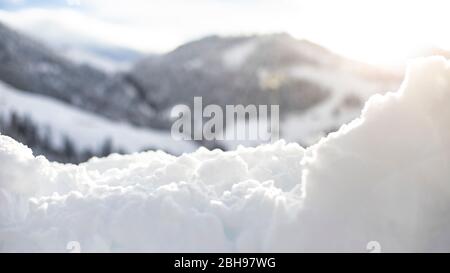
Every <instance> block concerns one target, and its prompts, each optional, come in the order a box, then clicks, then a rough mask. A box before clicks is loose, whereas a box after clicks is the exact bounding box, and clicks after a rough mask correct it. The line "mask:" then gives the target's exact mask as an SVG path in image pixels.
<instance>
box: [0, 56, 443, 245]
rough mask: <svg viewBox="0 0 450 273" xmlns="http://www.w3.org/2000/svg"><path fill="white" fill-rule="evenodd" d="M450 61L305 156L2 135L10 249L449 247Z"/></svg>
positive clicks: (414, 74) (1, 241)
mask: <svg viewBox="0 0 450 273" xmlns="http://www.w3.org/2000/svg"><path fill="white" fill-rule="evenodd" d="M448 105H450V63H448V62H446V61H445V60H444V59H442V58H430V59H423V60H418V61H416V62H415V63H413V64H412V65H411V66H410V68H409V71H408V76H407V78H406V80H405V82H404V83H403V86H402V87H401V89H400V91H398V92H397V93H389V94H387V95H385V96H375V97H372V98H371V99H370V100H369V102H368V103H367V104H366V107H365V109H364V111H363V113H362V115H361V117H360V118H359V119H357V120H354V121H353V122H351V123H350V124H348V125H346V126H343V127H342V128H341V129H340V130H339V131H338V132H336V133H333V134H331V135H329V136H328V137H327V138H324V139H322V140H321V141H320V142H319V143H317V144H316V145H314V146H311V147H309V148H308V149H306V150H304V149H303V148H301V147H300V146H298V145H297V144H286V143H285V142H283V141H280V142H277V143H275V144H272V145H263V146H259V147H257V148H239V149H237V150H236V151H232V152H221V151H217V150H215V151H207V150H205V149H199V150H198V151H196V152H194V153H191V154H185V155H182V156H180V157H173V156H170V155H168V154H165V153H163V152H147V153H140V154H134V155H127V156H117V155H112V156H109V157H108V158H103V159H93V160H91V161H89V162H87V163H83V164H80V165H62V164H56V163H51V162H48V161H47V160H46V159H45V158H43V157H34V156H33V155H32V152H31V150H29V149H28V148H26V147H24V146H23V145H21V144H19V143H17V142H15V141H14V140H12V139H10V138H8V137H4V136H0V163H1V166H0V250H1V251H66V245H67V243H68V242H69V241H79V242H80V244H81V247H82V250H83V251H366V245H367V243H368V242H369V241H378V242H379V243H380V244H381V246H382V251H441V250H442V251H449V250H450V234H447V232H448V231H449V230H450V218H449V215H450V152H449V151H450V108H449V107H448Z"/></svg>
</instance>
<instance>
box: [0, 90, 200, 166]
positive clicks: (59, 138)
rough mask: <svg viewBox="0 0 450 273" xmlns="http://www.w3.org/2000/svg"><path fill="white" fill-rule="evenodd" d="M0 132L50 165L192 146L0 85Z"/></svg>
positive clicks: (166, 134) (190, 148)
mask: <svg viewBox="0 0 450 273" xmlns="http://www.w3.org/2000/svg"><path fill="white" fill-rule="evenodd" d="M0 132H1V133H3V134H5V133H6V134H8V135H11V136H13V137H14V138H16V139H17V140H19V141H21V142H23V143H27V144H28V145H29V146H30V147H31V148H33V151H34V152H35V154H43V155H45V156H47V158H49V159H51V160H57V161H63V162H81V161H85V160H87V159H89V158H90V157H91V156H94V155H97V156H106V155H108V154H109V153H111V152H123V153H133V152H138V151H144V150H158V149H160V150H164V151H167V152H169V153H171V154H181V153H183V152H191V151H193V150H195V149H196V146H195V145H194V144H190V143H187V142H181V141H175V140H173V139H172V138H171V137H170V133H169V132H167V131H158V130H152V129H144V128H137V127H134V126H132V125H130V124H127V123H123V122H113V121H111V120H108V119H106V118H103V117H101V116H98V115H95V114H93V113H89V112H86V111H83V110H81V109H79V108H76V107H73V106H70V105H67V104H66V103H63V102H61V101H58V100H56V99H53V98H49V97H46V96H43V95H39V94H30V93H27V92H22V91H19V90H16V89H14V88H12V87H10V86H8V85H6V84H4V83H2V82H0Z"/></svg>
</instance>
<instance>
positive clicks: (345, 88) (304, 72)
mask: <svg viewBox="0 0 450 273" xmlns="http://www.w3.org/2000/svg"><path fill="white" fill-rule="evenodd" d="M290 75H291V76H292V77H295V78H298V79H302V80H306V81H311V82H317V83H318V84H320V85H321V86H322V87H323V88H325V89H326V90H330V91H331V92H330V96H329V97H328V98H327V99H326V100H324V101H322V102H321V103H319V104H318V105H316V106H314V107H313V108H311V109H309V110H308V111H306V112H301V113H290V114H288V116H287V117H286V118H285V119H284V120H283V121H282V124H281V131H282V134H283V138H284V139H286V140H287V141H297V142H298V141H299V142H300V143H302V144H304V145H308V146H309V145H312V144H314V143H316V142H317V141H319V140H320V139H321V138H322V137H324V136H325V134H324V132H327V131H329V130H330V129H331V130H332V129H334V128H338V127H340V126H341V125H342V124H346V123H349V122H350V121H352V120H353V119H355V118H357V117H358V116H359V114H360V112H361V109H360V106H359V105H357V106H353V107H352V106H346V105H343V102H344V101H345V99H346V98H349V97H351V98H355V99H358V100H360V101H361V102H364V101H367V100H368V99H369V98H370V97H371V96H372V95H374V94H377V93H385V92H387V91H392V90H395V88H397V87H398V86H397V85H396V84H395V85H393V84H392V83H383V82H376V81H369V80H367V79H361V78H360V77H357V76H349V73H348V71H345V70H344V71H340V70H337V71H336V70H330V69H327V68H325V67H306V66H300V67H294V68H293V69H291V71H290Z"/></svg>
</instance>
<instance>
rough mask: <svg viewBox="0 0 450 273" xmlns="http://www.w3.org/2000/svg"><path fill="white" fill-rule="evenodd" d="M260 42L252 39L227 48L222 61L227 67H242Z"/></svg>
mask: <svg viewBox="0 0 450 273" xmlns="http://www.w3.org/2000/svg"><path fill="white" fill-rule="evenodd" d="M257 46H258V42H257V41H254V40H250V41H247V42H243V43H240V44H238V45H235V46H233V47H231V48H230V49H227V50H226V51H225V52H224V53H223V56H222V61H223V64H224V65H225V67H227V68H228V69H231V70H234V69H238V68H239V67H241V66H242V65H243V64H244V63H245V61H246V60H247V58H248V57H250V55H251V54H252V53H253V52H254V51H255V49H256V47H257Z"/></svg>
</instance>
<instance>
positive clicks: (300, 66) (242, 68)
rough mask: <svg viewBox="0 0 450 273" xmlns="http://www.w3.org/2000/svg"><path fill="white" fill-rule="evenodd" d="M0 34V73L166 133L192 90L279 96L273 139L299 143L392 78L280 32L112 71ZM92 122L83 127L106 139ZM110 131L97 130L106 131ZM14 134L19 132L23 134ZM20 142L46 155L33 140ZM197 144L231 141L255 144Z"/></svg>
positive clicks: (237, 99)
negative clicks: (171, 114) (173, 110)
mask: <svg viewBox="0 0 450 273" xmlns="http://www.w3.org/2000/svg"><path fill="white" fill-rule="evenodd" d="M0 37H1V39H0V62H1V63H2V66H0V81H2V82H4V83H6V84H8V85H10V86H12V87H14V88H15V89H17V90H20V91H22V92H28V93H31V94H38V95H42V96H45V97H48V98H51V99H53V100H52V101H54V100H58V101H60V102H63V103H64V104H63V105H67V106H68V107H69V108H70V109H76V110H81V112H83V113H85V112H86V114H87V115H92V116H94V117H96V118H106V119H105V121H107V122H119V123H120V124H132V125H133V126H139V127H142V128H147V129H148V128H151V129H158V130H163V131H165V132H168V129H169V128H170V127H171V125H172V121H171V120H170V119H169V115H168V114H169V112H170V110H171V108H172V107H173V106H174V105H176V104H179V103H183V104H187V105H192V103H193V98H194V97H195V96H201V97H202V98H203V103H204V104H205V105H206V104H218V105H220V106H225V105H228V104H233V105H236V104H243V105H248V104H255V105H271V104H278V105H279V106H280V114H281V137H282V138H285V139H287V140H289V141H296V142H298V143H301V144H302V145H305V146H308V145H309V144H312V143H314V142H315V141H316V140H317V139H318V138H320V137H322V136H324V135H325V134H326V133H328V132H330V131H334V130H336V129H337V128H339V126H341V125H342V124H343V123H345V122H348V121H350V120H352V119H353V118H355V117H356V116H357V115H358V113H359V111H360V110H361V109H362V106H363V103H364V101H366V99H367V98H368V97H369V96H370V95H372V94H374V93H378V92H385V91H389V90H395V89H396V88H397V87H398V85H399V83H400V79H401V75H398V74H396V73H392V72H390V71H388V70H384V69H381V68H378V67H374V66H369V65H366V64H362V63H358V62H355V61H351V60H348V59H345V58H343V57H341V56H339V55H337V54H334V53H333V52H330V51H328V50H327V49H325V48H322V47H320V46H318V45H316V44H313V43H311V42H308V41H305V40H297V39H294V38H293V37H291V36H289V35H287V34H273V35H263V36H237V37H219V36H211V37H206V38H204V39H201V40H198V41H193V42H190V43H187V44H185V45H182V46H180V47H179V48H177V49H175V50H174V51H172V52H169V53H167V54H163V55H151V56H148V57H147V58H145V59H143V60H141V61H139V62H138V63H136V65H134V66H133V67H132V68H131V69H130V70H127V71H117V72H116V73H107V72H104V71H102V70H100V69H97V68H94V67H92V66H89V65H85V64H83V63H84V61H83V58H86V57H87V58H89V56H84V57H79V58H78V59H79V60H78V61H77V62H74V61H73V59H77V54H78V53H79V52H78V51H77V50H75V51H73V52H72V53H68V52H67V51H64V50H61V51H57V50H55V47H53V46H52V47H50V46H46V45H44V44H42V43H41V42H39V41H36V40H34V39H32V38H29V37H27V36H26V35H23V34H21V33H19V32H17V31H14V30H12V29H10V28H9V27H6V26H4V25H2V24H0ZM68 55H70V56H69V58H68ZM102 65H108V64H107V63H103V64H102ZM61 113H63V111H62V112H61ZM34 114H35V113H33V115H34ZM37 115H38V114H37ZM30 117H31V118H33V116H32V115H31V116H30ZM66 121H67V123H68V124H72V125H74V123H73V122H71V121H70V120H67V119H66ZM23 122H25V121H23ZM23 122H22V123H23ZM27 122H28V120H27ZM66 125H67V124H66ZM52 126H53V125H52ZM127 126H128V125H127ZM66 127H67V126H66ZM100 128H103V127H102V126H100V127H99V128H98V130H97V131H96V133H92V135H95V134H99V135H100V136H104V137H106V133H104V132H100ZM52 130H56V131H58V130H61V128H59V127H58V126H57V127H55V129H53V128H52ZM63 131H64V130H63ZM112 131H114V130H112ZM112 131H108V130H106V131H105V132H109V133H111V134H112V135H111V136H109V138H111V139H113V138H114V136H113V135H114V133H112ZM64 132H66V131H64ZM5 133H8V132H5ZM69 133H70V132H69ZM17 137H18V138H23V137H24V136H23V132H22V135H21V136H17ZM70 137H72V138H75V137H74V136H70ZM78 137H80V136H77V138H78ZM123 141H126V140H125V139H124V140H123ZM127 141H133V140H127ZM144 142H145V141H144ZM93 143H96V142H95V141H94V142H93ZM136 143H141V142H140V141H137V142H136ZM145 143H146V142H145ZM169 143H170V142H169ZM25 144H27V145H29V146H32V147H34V148H35V149H37V150H39V149H40V150H41V151H42V153H43V154H46V155H48V156H50V154H52V153H50V152H49V151H50V150H49V149H47V148H42V147H39V145H35V146H33V144H30V143H27V142H25ZM200 144H202V145H206V146H207V147H209V148H214V147H221V148H224V149H232V148H235V146H236V145H238V144H246V145H256V144H258V143H257V142H256V143H253V142H245V141H244V142H240V141H237V142H236V141H233V142H223V143H222V142H212V143H211V142H202V143H200ZM157 148H160V146H158V147H157ZM163 148H164V147H163ZM79 149H84V147H83V148H79ZM99 149H100V148H99V147H97V149H96V150H97V151H98V150H99ZM121 149H125V148H124V147H121ZM169 151H170V150H169ZM181 151H183V150H181ZM50 157H51V156H50ZM55 157H57V156H55Z"/></svg>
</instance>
